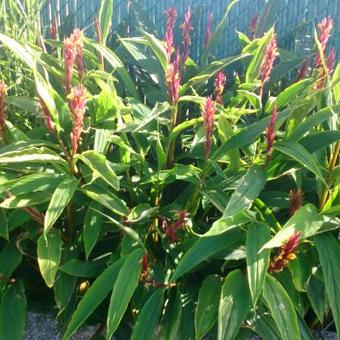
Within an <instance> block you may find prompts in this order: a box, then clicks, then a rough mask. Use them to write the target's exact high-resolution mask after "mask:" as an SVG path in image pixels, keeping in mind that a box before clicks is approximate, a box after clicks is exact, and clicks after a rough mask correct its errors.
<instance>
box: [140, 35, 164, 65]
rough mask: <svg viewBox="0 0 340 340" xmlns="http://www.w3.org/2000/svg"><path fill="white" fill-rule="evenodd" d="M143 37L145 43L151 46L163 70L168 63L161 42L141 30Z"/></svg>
mask: <svg viewBox="0 0 340 340" xmlns="http://www.w3.org/2000/svg"><path fill="white" fill-rule="evenodd" d="M143 34H144V37H145V39H146V41H147V44H148V45H149V46H150V47H151V49H152V51H153V53H154V54H155V56H156V57H157V59H158V61H159V62H160V64H161V65H162V67H163V70H164V71H165V70H166V68H167V65H168V62H167V56H166V50H165V46H164V44H163V42H162V41H161V40H159V39H157V38H156V37H155V36H154V35H153V34H150V33H147V32H143Z"/></svg>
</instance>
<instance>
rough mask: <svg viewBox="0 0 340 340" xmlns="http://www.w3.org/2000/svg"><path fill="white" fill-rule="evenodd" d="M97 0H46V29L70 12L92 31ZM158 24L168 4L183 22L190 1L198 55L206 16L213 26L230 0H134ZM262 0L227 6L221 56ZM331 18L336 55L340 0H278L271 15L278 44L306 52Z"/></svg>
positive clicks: (117, 17) (119, 3) (118, 7)
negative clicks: (210, 17) (325, 20)
mask: <svg viewBox="0 0 340 340" xmlns="http://www.w3.org/2000/svg"><path fill="white" fill-rule="evenodd" d="M100 1H101V0H48V2H47V4H46V6H45V7H44V9H43V11H42V16H41V17H42V23H43V26H44V28H45V29H47V28H48V27H49V26H50V23H51V21H52V19H53V18H54V17H57V18H58V20H60V23H63V22H64V20H65V18H66V17H67V16H68V15H74V24H75V25H76V26H77V27H80V28H85V29H86V32H87V34H89V35H92V34H93V33H94V28H93V17H94V15H95V14H97V13H98V10H99V6H100ZM136 2H137V3H138V5H139V6H140V7H141V8H143V9H144V10H145V12H146V13H147V15H148V16H149V17H150V20H151V21H152V22H153V24H154V25H155V27H156V32H154V33H155V34H156V35H158V36H159V37H160V36H162V35H163V31H164V25H165V15H164V12H165V10H166V8H167V7H169V6H175V7H176V9H177V11H178V22H181V21H182V19H183V16H184V12H185V10H186V9H187V8H188V6H191V8H192V10H193V16H194V20H195V25H194V30H195V32H194V33H193V44H192V46H191V55H192V56H194V57H197V56H198V55H199V53H200V50H201V48H202V45H203V43H204V33H205V27H206V18H207V15H208V13H209V12H210V11H211V12H212V13H213V18H214V20H213V27H215V28H216V26H217V23H218V22H219V20H220V19H221V18H222V16H223V14H224V11H225V8H226V6H227V4H228V3H229V0H137V1H136ZM129 4H130V0H116V1H115V2H114V14H113V18H112V30H115V28H116V27H117V26H118V25H119V24H120V23H121V22H122V21H123V20H125V19H127V18H128V16H129ZM265 4H266V0H240V1H239V2H238V3H237V4H236V5H235V6H234V7H233V9H232V10H231V12H230V15H229V17H228V20H227V23H226V25H225V28H224V31H223V37H222V39H221V40H220V42H219V44H218V46H217V47H216V54H217V55H218V56H220V57H224V56H226V55H231V54H234V53H236V52H237V51H238V50H239V48H240V45H239V41H238V38H237V35H236V31H240V32H244V33H247V32H248V25H249V22H250V20H251V19H252V18H253V17H254V16H255V15H257V14H258V13H261V11H262V9H263V8H264V6H265ZM327 15H331V16H332V17H333V18H334V22H335V29H334V32H333V38H332V40H331V44H334V46H335V48H336V51H337V56H340V24H339V25H337V23H338V22H339V23H340V0H282V4H281V8H280V11H279V15H278V16H277V18H276V20H275V26H276V31H277V32H278V35H279V40H280V46H283V47H286V48H289V49H290V50H293V51H295V52H296V53H298V54H305V53H308V52H309V51H310V48H311V46H313V30H314V26H315V24H316V23H317V22H318V21H320V20H321V19H322V18H323V17H325V16H327Z"/></svg>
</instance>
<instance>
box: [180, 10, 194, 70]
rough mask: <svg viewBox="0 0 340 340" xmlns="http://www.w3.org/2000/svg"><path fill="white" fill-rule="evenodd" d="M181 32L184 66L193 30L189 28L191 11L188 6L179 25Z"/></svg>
mask: <svg viewBox="0 0 340 340" xmlns="http://www.w3.org/2000/svg"><path fill="white" fill-rule="evenodd" d="M181 30H182V34H183V54H182V62H183V64H184V63H185V61H186V60H187V59H188V56H189V48H190V45H191V37H190V31H192V30H193V27H192V26H191V9H190V6H189V8H188V10H187V11H186V12H185V14H184V21H183V23H182V25H181Z"/></svg>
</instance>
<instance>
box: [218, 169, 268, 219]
mask: <svg viewBox="0 0 340 340" xmlns="http://www.w3.org/2000/svg"><path fill="white" fill-rule="evenodd" d="M266 179H267V176H266V172H265V171H264V170H263V168H261V167H260V166H258V165H256V164H254V165H252V166H251V167H250V168H249V170H248V171H247V173H246V174H245V175H244V177H243V178H242V180H241V183H240V185H239V186H238V187H237V188H236V190H235V191H234V192H233V194H232V195H231V197H230V200H229V202H228V205H227V207H226V209H225V211H224V213H223V217H228V216H233V215H235V214H237V213H238V212H240V211H242V210H244V209H248V208H249V206H250V205H251V204H252V203H253V201H254V200H255V199H256V198H257V197H258V195H259V194H260V193H261V191H262V189H263V188H264V185H265V184H266Z"/></svg>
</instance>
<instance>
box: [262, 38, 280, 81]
mask: <svg viewBox="0 0 340 340" xmlns="http://www.w3.org/2000/svg"><path fill="white" fill-rule="evenodd" d="M276 56H277V42H276V36H275V34H273V35H272V37H271V38H270V40H269V42H268V45H267V48H266V54H265V56H264V59H263V61H262V65H261V69H260V79H261V81H262V86H263V85H264V84H265V83H266V82H267V81H269V79H270V74H271V72H272V69H273V65H274V62H275V59H276Z"/></svg>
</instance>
